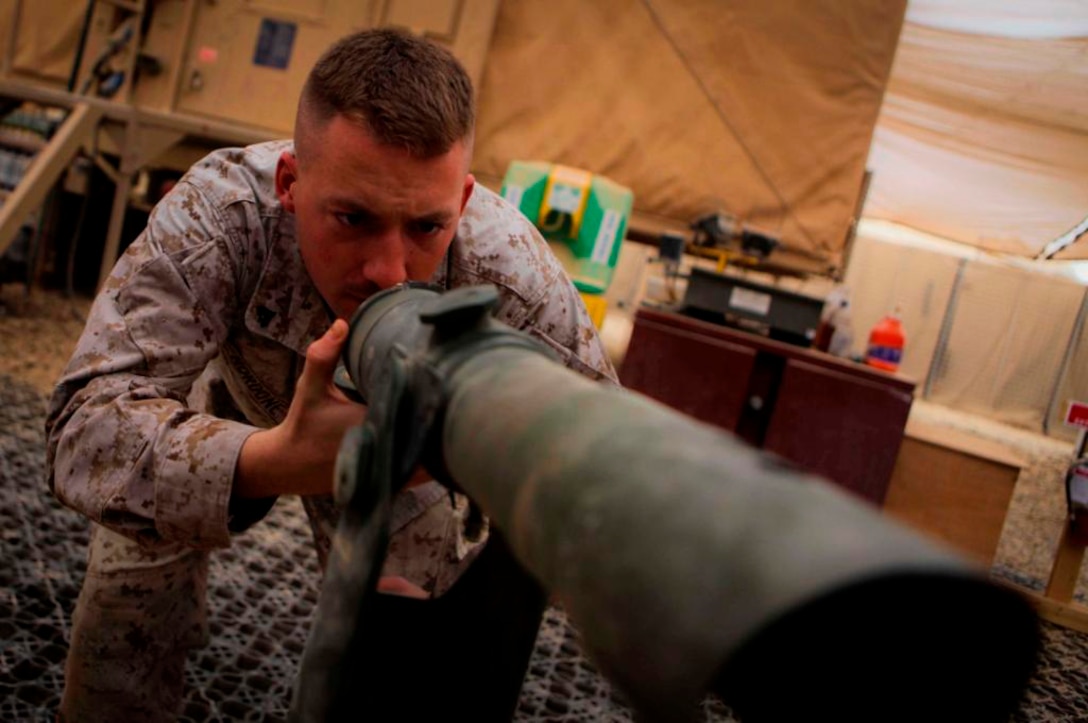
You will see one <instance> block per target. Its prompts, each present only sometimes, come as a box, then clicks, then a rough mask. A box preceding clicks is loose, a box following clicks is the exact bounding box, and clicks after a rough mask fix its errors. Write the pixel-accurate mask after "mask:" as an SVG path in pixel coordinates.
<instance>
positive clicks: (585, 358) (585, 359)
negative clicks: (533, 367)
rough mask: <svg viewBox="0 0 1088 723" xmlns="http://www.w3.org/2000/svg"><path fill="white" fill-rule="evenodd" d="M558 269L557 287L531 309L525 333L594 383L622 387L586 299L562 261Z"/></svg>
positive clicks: (550, 287)
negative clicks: (561, 265)
mask: <svg viewBox="0 0 1088 723" xmlns="http://www.w3.org/2000/svg"><path fill="white" fill-rule="evenodd" d="M555 265H556V271H557V273H556V279H555V283H553V284H550V285H549V286H548V290H547V291H546V292H545V294H544V295H543V296H542V297H541V298H540V299H539V300H538V301H537V302H535V303H534V304H532V305H531V306H530V307H529V312H528V315H527V316H526V317H525V318H524V320H523V321H522V329H523V330H524V331H526V332H528V333H529V334H530V335H531V336H534V337H536V338H537V339H539V340H540V341H542V342H543V343H544V344H546V345H547V346H548V347H550V348H551V349H552V351H554V352H555V353H556V354H557V355H558V356H559V358H560V360H561V361H562V362H563V363H564V364H565V365H566V366H567V367H569V368H570V369H573V370H574V371H576V372H578V373H579V374H583V375H585V376H587V377H589V378H590V379H594V380H602V381H605V382H611V383H613V384H619V380H618V379H617V377H616V370H615V368H614V367H613V366H612V362H611V361H610V360H609V358H608V353H607V351H606V350H605V348H604V343H603V342H602V341H601V337H600V335H599V334H598V333H597V327H595V326H594V325H593V322H592V321H591V320H590V318H589V313H588V312H587V311H586V307H585V304H584V303H582V297H581V296H580V295H579V294H578V291H577V289H575V288H574V285H573V284H572V283H571V281H570V279H569V278H568V277H567V275H566V273H565V272H563V270H562V268H561V267H560V266H559V262H558V261H556V262H555Z"/></svg>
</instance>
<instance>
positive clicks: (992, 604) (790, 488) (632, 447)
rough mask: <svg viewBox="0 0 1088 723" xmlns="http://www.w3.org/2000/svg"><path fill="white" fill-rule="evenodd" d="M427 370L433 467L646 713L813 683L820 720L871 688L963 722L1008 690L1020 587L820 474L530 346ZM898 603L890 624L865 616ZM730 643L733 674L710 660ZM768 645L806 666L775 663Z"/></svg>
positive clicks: (1023, 639) (1021, 630)
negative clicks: (855, 683) (442, 414)
mask: <svg viewBox="0 0 1088 723" xmlns="http://www.w3.org/2000/svg"><path fill="white" fill-rule="evenodd" d="M448 387H449V389H451V390H452V392H451V396H450V401H449V406H448V409H447V413H446V418H445V431H444V439H443V451H444V455H445V460H446V465H447V468H448V469H449V471H450V473H451V475H452V476H453V478H454V479H455V480H457V481H458V482H459V483H460V484H462V485H463V486H464V487H465V489H467V490H468V491H469V493H470V494H471V495H472V496H473V497H474V498H475V499H476V500H477V502H478V503H479V504H480V505H481V506H482V508H483V509H484V510H485V511H486V512H487V513H488V514H489V515H491V516H492V518H493V519H494V520H495V521H496V522H497V524H498V525H499V527H501V528H502V529H503V530H504V531H505V532H506V534H507V537H508V539H509V540H510V542H511V545H512V548H513V549H514V552H515V554H516V555H517V556H518V559H519V560H520V561H521V562H522V563H523V564H524V565H525V566H526V567H527V568H528V569H529V570H530V571H531V572H532V573H533V574H534V575H536V576H537V577H538V578H539V579H540V580H541V581H542V583H543V584H544V586H545V587H546V588H547V589H549V590H550V591H552V593H553V594H554V595H556V596H557V597H558V598H559V599H560V600H561V601H562V604H563V605H564V607H565V608H566V609H567V610H568V611H569V613H570V615H571V618H572V619H573V620H574V621H575V622H576V623H577V625H578V627H579V629H580V631H581V632H582V634H583V636H584V639H585V643H586V646H587V649H588V650H589V652H590V654H591V655H592V657H593V658H594V659H595V661H596V663H597V664H598V665H599V666H600V667H601V668H602V670H603V672H605V673H606V674H607V675H608V676H609V677H610V678H611V679H612V680H613V681H615V682H616V683H618V684H619V686H620V687H621V689H622V690H623V691H625V692H626V694H627V695H628V696H629V697H630V698H631V699H632V702H633V703H634V704H635V706H636V708H637V709H638V710H640V711H641V712H642V713H643V714H644V715H645V716H647V718H649V719H653V720H677V719H679V718H681V717H682V716H683V713H684V711H694V704H695V702H696V701H697V700H698V699H699V697H700V695H701V694H702V693H703V692H704V691H705V690H707V689H717V690H719V691H721V692H723V693H725V694H726V695H725V697H726V698H727V701H728V702H730V703H732V704H733V705H734V706H735V707H737V708H738V710H740V709H743V715H742V717H743V718H744V720H745V721H756V720H782V719H783V718H782V717H781V716H782V715H795V714H799V713H803V712H804V711H805V710H809V712H810V713H811V712H813V711H812V710H811V709H806V708H804V707H798V708H794V707H793V706H794V703H792V702H790V701H791V700H792V699H793V697H794V696H796V695H798V694H799V693H801V692H802V691H803V692H804V693H805V695H807V696H808V701H807V702H806V701H803V700H797V701H796V704H797V705H799V706H801V705H811V704H812V703H813V702H814V701H815V700H820V699H826V702H827V703H828V704H829V705H831V706H832V711H834V712H833V713H832V717H834V718H835V719H836V720H852V719H854V718H852V717H851V716H853V715H855V714H856V715H857V716H858V719H869V720H888V719H890V718H889V717H888V714H887V711H885V712H884V713H878V712H876V711H875V710H872V709H870V708H869V703H868V702H867V701H868V700H869V698H868V696H869V695H875V694H879V697H880V698H881V700H882V701H883V705H884V708H885V709H888V708H891V709H895V708H896V707H898V708H899V709H900V710H902V711H918V712H919V713H920V714H922V715H924V712H925V711H927V710H928V712H929V713H930V714H932V713H933V711H934V710H941V711H949V710H953V709H954V708H955V706H956V705H957V704H960V705H962V706H964V708H965V709H969V710H970V711H972V712H973V713H974V714H975V715H971V716H970V719H972V720H987V719H991V720H1000V717H993V718H987V717H986V716H985V715H983V716H982V717H979V716H978V715H977V714H980V713H982V714H985V712H986V711H987V709H988V706H991V705H992V707H993V708H994V711H993V714H994V715H995V716H1000V715H1001V714H1002V712H1004V714H1007V713H1008V712H1009V708H1010V706H1011V704H1013V703H1014V702H1015V700H1016V698H1017V697H1018V695H1019V691H1020V690H1021V689H1022V686H1023V683H1024V681H1025V680H1026V677H1027V675H1028V673H1029V672H1030V669H1031V665H1032V659H1033V653H1034V648H1035V635H1036V631H1035V626H1036V622H1035V618H1034V615H1033V613H1032V612H1031V611H1030V609H1028V606H1027V604H1026V603H1024V601H1022V600H1020V599H1019V598H1018V597H1017V596H1015V595H1013V594H1012V593H1010V592H1009V591H1007V590H1004V589H999V588H997V587H995V586H994V585H992V584H990V583H989V582H988V581H987V580H985V578H984V577H983V576H982V575H981V573H980V572H979V571H977V570H974V569H972V568H970V567H968V566H967V565H966V563H964V562H963V561H962V560H961V559H960V558H959V557H957V556H955V555H952V554H950V553H949V552H946V551H944V550H943V549H939V548H937V547H936V546H934V545H931V544H929V543H928V542H926V541H923V540H922V539H921V538H919V537H918V536H917V535H915V534H913V533H911V532H909V531H907V530H906V529H903V528H901V527H899V526H897V525H894V524H891V523H890V522H889V521H888V520H887V519H885V518H883V517H882V516H881V515H880V514H878V512H877V511H876V510H874V509H871V508H869V507H868V506H867V505H865V504H863V503H861V502H859V501H856V500H855V499H854V498H852V497H850V496H848V495H847V494H846V493H844V492H842V491H840V490H839V489H838V488H835V487H833V486H831V485H830V484H829V483H827V482H825V481H823V480H820V479H817V478H815V477H811V476H807V475H804V474H801V473H800V472H798V471H797V470H794V469H791V468H789V467H788V466H787V465H786V464H785V463H784V462H782V461H780V460H776V459H774V458H772V457H770V456H768V455H765V454H763V453H760V452H758V451H756V450H754V449H752V448H750V447H748V446H746V445H745V444H743V443H742V442H740V441H738V440H737V439H735V438H733V437H732V436H730V435H728V434H724V433H722V432H721V431H719V430H716V429H714V428H711V427H709V426H706V425H702V424H698V423H696V422H694V421H692V420H691V419H689V418H687V417H684V416H682V415H680V414H677V413H675V412H674V411H672V410H670V409H667V408H665V407H663V406H661V405H659V404H657V403H655V402H653V401H651V400H649V399H647V398H644V397H642V396H640V395H636V394H633V393H629V392H627V391H624V390H618V389H610V388H606V387H602V386H600V385H596V384H593V383H591V382H589V381H586V380H585V379H583V378H581V377H580V376H579V375H577V374H574V373H572V372H570V371H568V370H567V369H565V368H563V367H561V366H559V365H557V364H554V363H552V362H550V361H548V360H547V359H544V358H542V357H540V356H539V355H535V354H533V353H531V352H526V351H522V350H518V349H497V350H493V351H486V352H484V353H481V354H479V355H477V356H474V357H472V358H471V359H470V360H469V361H467V362H465V363H464V364H462V365H461V366H460V367H459V368H458V369H457V370H456V371H455V372H454V373H453V375H452V376H451V378H450V380H449V382H448ZM805 610H812V611H813V612H811V613H805V612H804V611H805ZM903 618H907V619H908V621H909V624H907V625H906V626H905V628H904V629H906V630H909V635H894V634H892V635H888V634H885V633H882V632H881V628H882V627H884V628H888V627H889V626H901V627H902V626H903V625H904V621H903ZM782 621H786V622H782ZM829 626H830V627H831V628H832V630H831V632H832V633H833V634H831V635H828V632H829V629H828V628H829ZM991 626H993V627H991ZM780 633H782V634H780ZM881 635H885V638H886V639H887V640H888V641H889V645H888V646H879V645H878V646H876V649H875V657H874V653H873V645H872V642H873V640H874V638H877V639H879V637H880V636H881ZM987 635H989V636H991V638H992V641H991V643H992V644H989V643H985V641H986V638H987ZM825 638H826V640H824V639H825ZM820 640H824V642H823V643H822V644H823V647H824V649H823V650H812V649H810V643H812V642H814V641H820ZM980 640H982V641H984V644H981V645H980V644H979V641H980ZM829 646H834V647H836V648H837V649H836V650H831V649H828V647H829ZM964 646H967V647H969V648H970V650H966V651H965V650H963V647H964ZM851 652H856V653H857V654H858V655H856V656H852V655H851ZM741 654H742V655H741ZM862 654H864V655H865V656H867V657H862ZM738 655H741V657H742V658H743V659H744V660H746V661H749V662H750V664H751V665H750V667H747V668H746V669H744V670H740V671H736V672H737V676H734V677H738V676H739V677H738V679H743V680H744V682H745V685H744V686H743V690H735V689H734V688H732V687H731V681H730V680H729V679H728V678H729V676H728V675H725V676H723V673H724V672H729V671H730V667H729V663H730V661H731V659H732V658H734V657H736V656H738ZM946 655H950V656H951V658H952V659H954V660H955V661H956V665H957V667H959V666H960V665H963V666H966V671H967V672H968V675H963V671H961V672H960V673H959V674H957V675H956V676H955V679H956V681H957V684H958V685H961V686H962V689H961V690H959V691H958V692H957V691H956V690H955V688H956V686H953V685H946V684H945V681H943V680H940V678H942V676H944V677H947V676H946V672H947V671H943V670H940V668H941V665H940V664H939V663H936V662H935V661H937V660H938V659H940V658H941V656H946ZM852 657H853V659H852ZM784 661H792V666H793V667H794V668H797V669H798V674H799V675H803V676H806V678H805V679H803V680H797V679H793V680H786V679H782V678H781V677H780V672H781V671H784V670H786V669H789V668H790V664H789V663H786V664H783V662H784ZM802 661H809V663H808V664H802ZM970 666H973V668H974V670H976V671H978V672H979V673H980V674H983V675H984V676H985V678H986V679H985V680H982V679H980V680H979V681H978V682H979V684H980V686H981V687H979V686H972V685H971V684H970V681H969V680H967V678H969V677H970V670H971V667H970ZM874 668H875V669H878V670H879V669H882V670H884V671H886V673H887V675H886V676H879V675H871V674H869V672H870V671H871V670H873V669H874ZM760 669H762V671H763V672H759V670H760ZM859 678H864V679H866V680H867V681H868V685H869V687H870V690H869V691H857V690H854V689H853V688H852V686H851V685H850V683H849V681H851V680H852V679H859ZM1002 686H1004V687H1002ZM1010 688H1011V690H1012V693H1011V695H1007V694H1006V691H1008V690H1009V689H1010ZM995 690H996V691H998V692H996V693H995V692H994V691H995ZM949 694H953V695H956V696H958V697H957V698H956V699H955V700H953V701H951V702H949V701H948V700H947V699H946V700H937V699H936V698H937V697H946V696H947V695H949ZM980 695H981V696H982V697H981V698H980ZM987 699H991V700H992V704H990V703H987V702H986V700H987ZM934 706H936V708H934ZM869 716H872V717H869ZM893 717H894V716H893ZM896 719H897V718H896ZM921 719H925V718H918V719H917V720H921Z"/></svg>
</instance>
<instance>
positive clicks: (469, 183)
mask: <svg viewBox="0 0 1088 723" xmlns="http://www.w3.org/2000/svg"><path fill="white" fill-rule="evenodd" d="M474 188H476V176H473V175H472V174H471V173H469V174H467V175H466V176H465V188H464V190H463V191H462V192H461V213H464V212H465V206H466V205H468V199H469V198H470V197H471V196H472V189H474Z"/></svg>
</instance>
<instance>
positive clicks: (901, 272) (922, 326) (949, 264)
mask: <svg viewBox="0 0 1088 723" xmlns="http://www.w3.org/2000/svg"><path fill="white" fill-rule="evenodd" d="M961 264H962V260H961V259H958V258H955V257H953V256H949V255H947V254H940V253H936V252H932V251H923V250H921V249H917V248H911V247H909V246H903V245H899V244H889V243H883V242H880V241H876V240H874V239H872V238H869V237H866V236H864V235H860V236H859V237H858V240H857V243H856V245H855V247H854V253H853V255H852V256H851V258H850V266H849V268H848V269H847V274H846V278H845V281H844V283H845V284H846V286H847V288H849V290H850V298H851V302H852V309H853V322H854V347H853V348H854V353H855V354H857V355H863V354H864V353H865V347H866V344H867V343H868V338H869V330H870V329H872V328H873V326H874V325H875V324H876V323H877V322H878V321H880V319H881V318H883V317H884V315H885V314H887V313H889V312H891V311H893V310H894V309H895V308H896V307H897V306H898V307H899V308H900V318H901V319H902V322H903V328H904V332H905V335H906V338H907V343H906V346H905V347H904V350H903V362H902V364H901V366H900V373H902V374H904V375H905V376H908V377H910V378H911V379H913V380H914V381H915V382H917V383H918V384H919V389H918V393H919V395H920V394H921V392H922V389H921V385H922V384H924V383H925V380H926V377H927V376H928V375H929V369H930V364H931V363H932V361H933V356H934V351H935V350H936V348H937V342H938V340H939V338H940V334H941V326H942V323H943V322H944V318H945V311H946V310H947V308H948V301H949V298H950V297H951V295H952V288H953V286H954V285H955V282H956V273H957V272H958V271H959V269H960V266H961Z"/></svg>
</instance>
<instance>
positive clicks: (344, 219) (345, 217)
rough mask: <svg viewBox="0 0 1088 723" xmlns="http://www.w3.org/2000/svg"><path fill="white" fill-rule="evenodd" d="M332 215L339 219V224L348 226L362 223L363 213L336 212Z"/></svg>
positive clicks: (353, 226) (351, 226) (352, 226)
mask: <svg viewBox="0 0 1088 723" xmlns="http://www.w3.org/2000/svg"><path fill="white" fill-rule="evenodd" d="M334 215H335V216H336V220H337V221H339V222H340V224H341V225H343V226H347V227H349V228H355V227H356V226H361V225H362V223H363V214H361V213H337V214H334Z"/></svg>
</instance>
